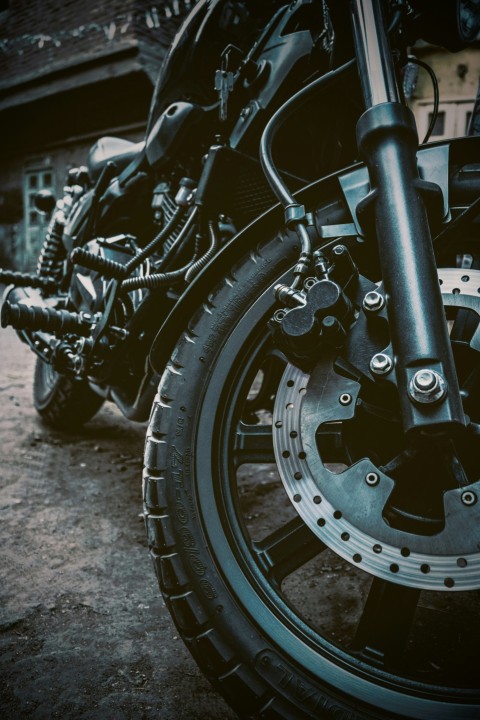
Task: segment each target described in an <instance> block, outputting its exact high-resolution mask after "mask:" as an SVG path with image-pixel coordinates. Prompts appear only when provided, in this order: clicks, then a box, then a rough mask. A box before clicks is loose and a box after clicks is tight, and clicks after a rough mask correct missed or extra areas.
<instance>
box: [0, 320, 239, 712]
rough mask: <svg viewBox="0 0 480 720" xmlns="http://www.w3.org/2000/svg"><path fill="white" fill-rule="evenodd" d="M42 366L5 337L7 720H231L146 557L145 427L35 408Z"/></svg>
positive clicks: (0, 663) (2, 443) (0, 647)
mask: <svg viewBox="0 0 480 720" xmlns="http://www.w3.org/2000/svg"><path fill="white" fill-rule="evenodd" d="M33 365H34V356H33V354H32V353H31V352H30V350H29V349H28V348H27V347H26V346H25V345H22V344H21V343H20V341H19V340H18V339H17V338H16V335H15V333H14V332H13V331H12V330H10V329H8V330H2V331H1V332H0V403H1V414H0V467H1V479H0V518H1V523H0V534H1V547H2V551H1V555H0V595H1V606H0V681H1V685H0V687H1V690H0V698H1V699H0V716H1V717H2V718H3V719H4V720H13V719H15V720H17V719H19V718H27V717H28V718H35V719H37V720H43V719H47V718H63V719H64V720H69V719H70V718H75V720H106V719H108V720H137V719H138V720H140V719H141V720H148V719H149V718H155V719H156V720H158V719H159V718H161V720H178V719H180V718H181V719H182V720H189V719H191V720H196V719H200V718H201V719H202V720H205V719H207V718H208V720H216V719H218V720H220V719H221V720H228V719H230V718H234V717H235V716H234V715H233V714H232V712H231V711H230V710H229V709H228V707H227V706H226V705H225V704H224V702H223V701H222V699H221V698H219V696H218V695H217V694H216V693H215V692H214V691H213V689H212V688H211V687H210V685H209V683H208V682H207V681H206V680H205V679H204V678H203V676H202V675H201V674H200V672H199V671H198V669H197V667H196V665H195V663H194V662H193V660H192V659H191V657H190V655H189V653H188V651H187V650H186V649H185V647H184V645H183V642H182V641H181V639H180V638H179V637H178V635H177V632H176V629H175V627H174V625H173V623H172V621H171V619H170V615H169V614H168V612H167V610H166V608H165V606H164V604H163V602H162V599H161V596H160V594H159V591H158V588H157V585H156V580H155V577H154V573H153V570H152V567H151V565H150V559H149V557H148V553H147V551H146V543H145V536H144V528H143V523H142V519H141V516H140V512H141V493H140V476H141V464H142V453H143V440H144V433H145V428H144V427H143V426H135V425H133V424H131V423H129V422H128V421H126V420H125V419H124V418H123V417H121V416H120V414H119V413H118V412H117V411H116V410H115V408H113V406H111V405H106V406H105V407H104V408H103V409H102V410H101V411H100V413H98V415H97V416H96V418H94V420H92V421H91V422H90V423H88V424H87V425H86V427H85V429H84V430H83V431H82V433H81V434H79V435H65V434H62V433H59V432H54V431H52V430H50V429H47V428H46V427H45V426H44V425H42V423H41V422H40V421H39V419H38V418H37V416H36V413H35V411H34V409H33V407H32V400H31V386H32V374H33Z"/></svg>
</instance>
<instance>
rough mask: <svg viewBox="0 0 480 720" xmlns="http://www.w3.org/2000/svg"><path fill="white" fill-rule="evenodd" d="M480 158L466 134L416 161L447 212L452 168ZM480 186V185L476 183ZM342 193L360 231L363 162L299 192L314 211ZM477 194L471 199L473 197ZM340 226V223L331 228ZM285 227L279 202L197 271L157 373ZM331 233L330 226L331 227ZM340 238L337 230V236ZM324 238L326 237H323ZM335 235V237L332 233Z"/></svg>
mask: <svg viewBox="0 0 480 720" xmlns="http://www.w3.org/2000/svg"><path fill="white" fill-rule="evenodd" d="M475 161H476V162H479V161H480V138H477V137H468V138H467V137H462V138H458V139H455V140H450V141H447V142H445V141H443V142H442V141H441V142H438V143H431V144H430V145H427V146H424V147H422V148H420V149H419V151H418V164H419V168H420V174H421V177H422V179H424V180H430V181H431V182H435V183H437V184H438V185H440V187H441V189H442V191H443V195H444V210H445V215H446V214H447V212H448V203H449V167H450V168H451V167H452V166H455V165H462V164H465V163H473V162H475ZM477 187H478V186H477ZM339 191H340V192H341V193H343V197H344V199H345V201H346V205H347V206H348V208H349V210H350V213H351V217H352V222H353V223H354V224H355V226H356V229H357V231H358V235H361V234H362V230H361V227H360V226H359V223H358V220H357V218H356V214H355V207H356V205H357V203H358V202H359V201H360V200H361V199H362V198H363V197H365V196H366V194H367V193H368V191H369V182H368V173H367V170H366V167H365V165H363V164H361V163H358V164H355V165H351V166H349V167H347V168H343V169H341V170H339V171H337V172H335V173H332V174H331V175H328V176H327V177H324V178H322V179H320V180H317V181H315V182H313V183H311V184H310V185H307V186H306V187H304V188H302V189H301V190H299V191H298V192H296V193H295V197H296V198H297V199H298V201H299V202H300V203H301V204H303V205H305V207H306V208H307V210H308V209H310V208H311V207H314V206H315V203H317V204H318V203H319V202H320V200H321V198H328V197H334V195H335V193H337V196H338V193H339ZM475 199H476V198H475V197H473V198H472V202H473V200H475ZM333 227H335V228H337V227H338V229H339V230H340V227H339V226H332V228H333ZM280 228H284V215H283V210H282V208H281V206H280V205H275V206H274V207H272V208H270V210H267V211H266V212H265V213H264V214H263V215H261V216H260V217H258V218H257V219H256V220H254V221H253V222H251V223H250V224H249V225H247V226H246V227H245V228H243V230H241V231H240V232H239V233H238V234H237V235H235V236H234V237H233V238H232V239H231V240H230V241H229V242H228V243H227V244H226V245H224V247H223V248H222V249H221V250H220V251H219V252H218V253H217V255H216V256H215V257H214V258H213V259H212V260H211V262H210V263H209V264H208V265H207V266H206V267H205V268H204V269H203V270H202V271H201V272H200V273H199V274H198V275H197V277H196V278H195V280H194V281H193V282H192V283H191V285H189V286H188V287H187V288H186V289H185V291H184V293H183V294H182V295H181V297H180V298H179V300H178V301H177V303H176V305H175V306H174V308H173V309H172V311H171V312H170V314H169V315H168V316H167V318H166V319H165V321H164V322H163V324H162V326H161V327H160V329H159V331H158V333H157V335H156V337H155V340H154V342H153V344H152V348H151V350H150V365H151V367H152V368H153V370H154V371H155V372H156V373H158V374H159V375H161V374H162V372H163V369H164V367H165V365H166V363H167V362H168V360H169V358H170V356H171V354H172V352H173V349H174V347H175V345H176V343H177V340H178V339H179V337H180V335H181V333H182V332H183V330H184V328H185V327H186V325H187V323H188V321H189V319H190V317H191V316H192V314H193V313H194V312H195V308H196V307H197V306H198V304H199V303H201V302H203V301H204V299H205V297H206V295H207V294H208V291H209V289H210V288H211V287H213V286H214V284H215V283H216V282H218V281H219V280H220V279H221V278H222V277H223V275H225V274H226V273H227V272H228V270H229V269H230V268H231V267H232V266H233V265H234V264H235V263H236V262H237V261H238V260H239V259H240V258H241V256H242V255H244V254H245V253H248V252H249V251H250V250H252V249H253V248H254V247H255V245H256V244H257V242H258V240H259V238H262V237H264V236H265V235H267V234H271V233H274V232H275V231H277V232H278V230H279V229H280ZM327 232H328V230H327ZM339 236H341V233H340V232H339V233H338V234H337V235H336V236H335V237H337V239H338V237H339ZM323 237H324V238H325V237H328V235H327V236H325V235H323ZM332 237H333V235H332Z"/></svg>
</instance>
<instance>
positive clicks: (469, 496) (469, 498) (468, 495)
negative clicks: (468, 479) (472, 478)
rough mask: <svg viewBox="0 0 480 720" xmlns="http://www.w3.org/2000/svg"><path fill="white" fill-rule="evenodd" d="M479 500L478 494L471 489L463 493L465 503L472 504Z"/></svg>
mask: <svg viewBox="0 0 480 720" xmlns="http://www.w3.org/2000/svg"><path fill="white" fill-rule="evenodd" d="M476 502H477V496H476V495H475V493H474V492H472V491H471V490H465V492H463V493H462V503H463V504H464V505H468V506H472V505H475V503H476Z"/></svg>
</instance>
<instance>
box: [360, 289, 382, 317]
mask: <svg viewBox="0 0 480 720" xmlns="http://www.w3.org/2000/svg"><path fill="white" fill-rule="evenodd" d="M384 305H385V299H384V297H383V295H381V294H380V293H379V292H377V291H376V290H372V291H371V292H368V293H367V294H366V295H365V297H364V298H363V309H364V310H367V311H368V312H378V310H381V309H382V308H383V306H384Z"/></svg>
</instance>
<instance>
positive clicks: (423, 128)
mask: <svg viewBox="0 0 480 720" xmlns="http://www.w3.org/2000/svg"><path fill="white" fill-rule="evenodd" d="M473 105H474V103H473V101H471V100H468V101H452V102H444V103H440V105H439V109H438V115H437V120H436V122H435V125H434V128H433V132H432V135H431V137H430V141H432V142H433V141H434V140H443V139H444V138H452V137H459V136H460V135H466V134H467V132H468V126H469V123H470V118H471V116H472V111H473ZM413 111H414V114H415V120H416V121H417V128H418V136H419V139H420V142H422V141H423V138H424V137H425V135H426V134H427V130H428V126H429V123H430V120H431V119H432V115H433V103H432V102H421V101H420V102H419V103H418V104H417V105H416V107H414V108H413Z"/></svg>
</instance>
